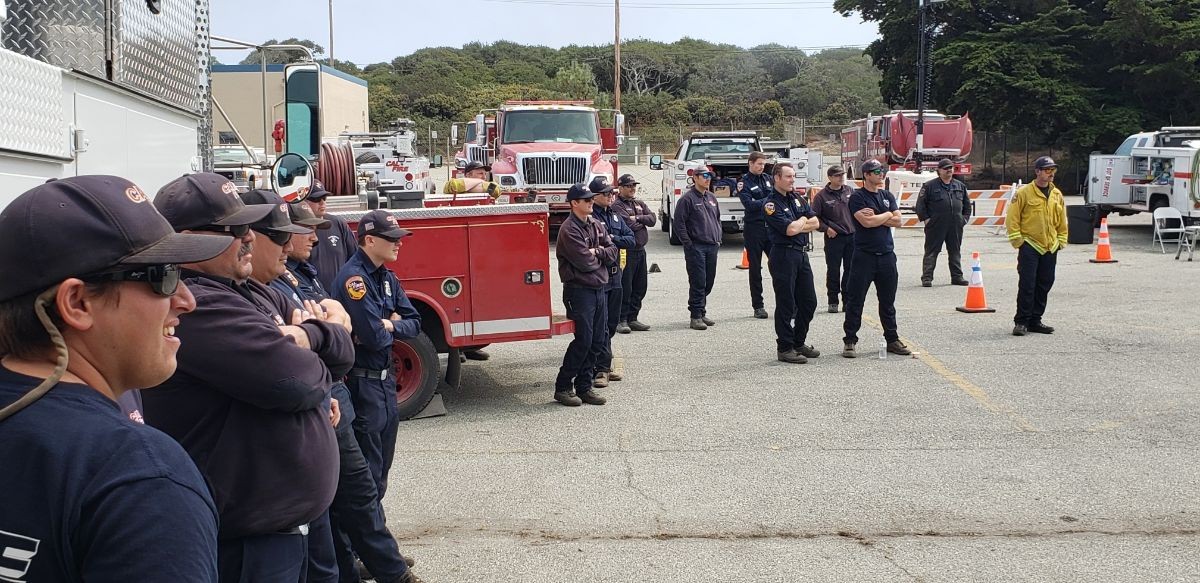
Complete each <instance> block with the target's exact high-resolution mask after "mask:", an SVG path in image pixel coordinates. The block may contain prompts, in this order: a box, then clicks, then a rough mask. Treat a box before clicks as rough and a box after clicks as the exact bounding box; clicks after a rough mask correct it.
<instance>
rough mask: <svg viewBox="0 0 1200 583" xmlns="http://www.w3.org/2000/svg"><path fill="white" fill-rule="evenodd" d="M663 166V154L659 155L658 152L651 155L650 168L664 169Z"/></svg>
mask: <svg viewBox="0 0 1200 583" xmlns="http://www.w3.org/2000/svg"><path fill="white" fill-rule="evenodd" d="M662 167H663V164H662V156H659V155H657V154H655V155H653V156H650V169H651V170H662Z"/></svg>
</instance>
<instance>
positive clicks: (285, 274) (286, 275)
mask: <svg viewBox="0 0 1200 583" xmlns="http://www.w3.org/2000/svg"><path fill="white" fill-rule="evenodd" d="M283 277H284V279H286V280H288V283H290V284H292V285H293V286H296V287H300V280H298V279H296V276H294V275H292V272H290V271H285V272H283Z"/></svg>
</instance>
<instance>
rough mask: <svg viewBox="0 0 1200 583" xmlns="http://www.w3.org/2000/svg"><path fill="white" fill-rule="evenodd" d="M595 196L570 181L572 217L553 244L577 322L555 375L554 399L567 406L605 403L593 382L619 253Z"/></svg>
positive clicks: (565, 299) (566, 302)
mask: <svg viewBox="0 0 1200 583" xmlns="http://www.w3.org/2000/svg"><path fill="white" fill-rule="evenodd" d="M594 197H595V194H594V193H593V192H592V191H590V190H588V187H587V186H585V185H583V184H582V183H580V184H575V185H573V186H571V189H570V190H568V191H567V201H568V202H569V203H570V205H571V216H569V217H567V219H566V220H565V221H563V224H562V226H560V227H559V229H558V239H557V241H556V243H555V246H554V254H555V256H556V257H558V275H559V278H561V279H562V284H563V304H564V305H565V306H566V308H567V317H568V318H570V319H571V320H573V321H574V322H575V338H573V339H572V340H571V344H570V345H568V346H567V352H566V354H564V355H563V363H562V366H561V367H559V369H558V377H557V378H556V379H555V380H554V400H555V401H558V402H559V403H562V404H563V405H566V406H568V407H578V406H580V405H582V404H584V403H587V404H589V405H603V404H604V403H605V402H606V399H605V398H604V397H601V396H600V395H597V394H596V391H595V390H594V389H593V387H592V385H593V383H594V381H595V367H596V356H597V354H596V352H595V351H594V350H593V347H594V346H596V344H597V343H600V342H603V339H604V338H605V337H606V333H607V326H608V314H607V310H608V302H607V299H606V298H605V293H604V288H605V286H606V285H608V274H609V270H610V269H611V268H612V266H614V265H616V264H617V262H618V261H619V260H620V257H619V252H618V250H617V246H616V245H615V244H613V242H612V239H611V238H610V237H609V236H608V233H607V232H606V231H605V229H604V225H601V224H600V223H599V222H597V221H596V219H595V218H593V217H592V206H593V202H592V199H593V198H594Z"/></svg>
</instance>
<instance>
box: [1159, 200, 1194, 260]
mask: <svg viewBox="0 0 1200 583" xmlns="http://www.w3.org/2000/svg"><path fill="white" fill-rule="evenodd" d="M1172 223H1174V226H1172ZM1183 232H1184V224H1183V215H1182V214H1181V213H1180V212H1179V209H1176V208H1175V207H1169V206H1160V207H1158V208H1156V209H1154V237H1152V238H1151V239H1150V247H1154V244H1155V243H1158V246H1159V248H1160V249H1162V252H1163V253H1166V252H1167V247H1166V245H1165V244H1164V242H1165V241H1170V242H1171V243H1175V244H1178V245H1180V246H1187V248H1188V252H1189V253H1190V252H1191V250H1192V242H1191V241H1190V240H1189V239H1188V238H1187V237H1184V236H1183ZM1163 235H1174V236H1173V237H1172V238H1171V239H1164V238H1163Z"/></svg>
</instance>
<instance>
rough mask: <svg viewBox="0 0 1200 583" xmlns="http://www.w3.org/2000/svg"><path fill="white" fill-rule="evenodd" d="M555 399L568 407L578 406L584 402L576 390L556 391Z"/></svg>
mask: <svg viewBox="0 0 1200 583" xmlns="http://www.w3.org/2000/svg"><path fill="white" fill-rule="evenodd" d="M554 400H555V401H558V402H559V403H562V404H563V405H566V406H568V407H578V406H580V405H582V404H583V400H582V399H580V398H579V397H578V396H576V395H575V391H556V392H555V393H554Z"/></svg>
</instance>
